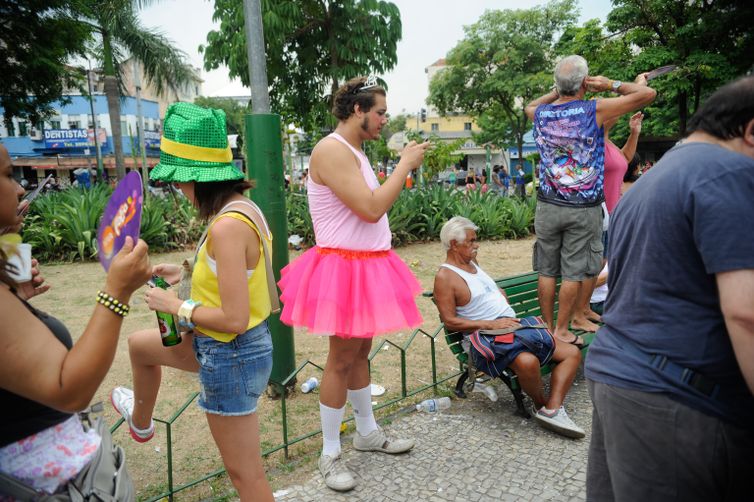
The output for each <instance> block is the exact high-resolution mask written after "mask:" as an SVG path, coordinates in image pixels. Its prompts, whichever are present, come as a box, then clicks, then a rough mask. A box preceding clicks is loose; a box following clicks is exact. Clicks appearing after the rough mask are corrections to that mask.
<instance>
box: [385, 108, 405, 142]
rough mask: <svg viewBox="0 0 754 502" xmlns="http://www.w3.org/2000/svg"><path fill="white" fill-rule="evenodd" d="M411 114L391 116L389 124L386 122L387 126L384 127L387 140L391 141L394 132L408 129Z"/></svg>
mask: <svg viewBox="0 0 754 502" xmlns="http://www.w3.org/2000/svg"><path fill="white" fill-rule="evenodd" d="M408 119H409V116H408V115H405V114H400V115H396V116H395V117H390V119H389V120H388V122H387V124H385V127H383V128H382V137H383V138H385V139H386V140H387V141H390V138H391V137H392V136H393V134H395V133H397V132H401V131H405V130H406V122H407V121H408Z"/></svg>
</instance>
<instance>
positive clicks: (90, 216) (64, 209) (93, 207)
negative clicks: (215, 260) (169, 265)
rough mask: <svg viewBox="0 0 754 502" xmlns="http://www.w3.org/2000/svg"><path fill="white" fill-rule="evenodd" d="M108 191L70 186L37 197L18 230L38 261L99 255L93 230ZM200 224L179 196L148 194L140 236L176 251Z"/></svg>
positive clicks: (191, 238) (154, 247) (194, 234)
mask: <svg viewBox="0 0 754 502" xmlns="http://www.w3.org/2000/svg"><path fill="white" fill-rule="evenodd" d="M111 193H112V189H111V188H110V187H108V186H107V185H104V184H97V185H95V186H94V187H92V188H91V189H85V188H69V189H67V190H64V191H62V192H57V193H55V192H53V193H50V194H46V195H44V196H42V197H39V198H38V199H37V200H36V201H34V204H33V205H32V206H31V209H30V211H29V214H28V215H27V217H26V220H25V222H24V228H23V230H22V233H23V238H24V241H25V242H28V243H30V244H31V245H32V247H33V248H34V256H35V257H37V259H39V260H41V261H51V260H64V261H73V260H90V259H95V258H96V257H97V228H98V226H99V220H100V218H101V217H102V213H103V212H104V209H105V205H106V204H107V201H108V199H109V197H110V194H111ZM200 234H201V225H200V224H199V223H198V221H197V219H196V211H195V210H194V208H193V207H192V206H191V203H189V201H188V200H186V199H185V198H183V197H179V198H177V199H173V198H164V199H163V198H159V197H149V198H148V199H147V202H146V204H145V205H144V206H143V208H142V217H141V238H142V239H144V240H145V241H146V242H147V244H149V247H150V249H151V250H153V251H166V250H170V249H177V248H181V247H183V246H185V245H186V244H188V243H192V242H196V240H197V239H198V238H199V235H200Z"/></svg>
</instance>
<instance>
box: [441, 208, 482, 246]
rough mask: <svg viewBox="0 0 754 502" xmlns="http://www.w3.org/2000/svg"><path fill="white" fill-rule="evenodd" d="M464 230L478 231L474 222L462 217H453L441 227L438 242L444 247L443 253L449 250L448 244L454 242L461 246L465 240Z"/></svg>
mask: <svg viewBox="0 0 754 502" xmlns="http://www.w3.org/2000/svg"><path fill="white" fill-rule="evenodd" d="M466 230H473V231H475V232H476V231H477V230H479V227H478V226H476V225H474V222H473V221H471V220H470V219H468V218H464V217H463V216H453V217H452V218H451V219H449V220H448V221H447V223H445V225H443V226H442V229H441V230H440V242H442V245H443V246H444V247H445V251H447V250H448V249H450V243H451V242H452V241H456V242H457V243H458V244H461V243H462V242H463V241H465V240H466Z"/></svg>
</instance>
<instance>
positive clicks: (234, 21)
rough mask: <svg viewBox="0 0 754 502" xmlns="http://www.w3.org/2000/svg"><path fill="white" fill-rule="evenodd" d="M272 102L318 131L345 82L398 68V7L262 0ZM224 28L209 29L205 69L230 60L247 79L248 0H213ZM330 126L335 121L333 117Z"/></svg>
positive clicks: (234, 72) (354, 1) (373, 1)
mask: <svg viewBox="0 0 754 502" xmlns="http://www.w3.org/2000/svg"><path fill="white" fill-rule="evenodd" d="M262 18H263V23H264V37H265V50H266V55H267V78H268V81H269V83H270V100H271V103H272V108H273V110H274V111H275V112H276V113H279V114H281V115H282V116H283V117H284V118H285V119H284V122H286V123H288V122H293V123H295V124H297V125H298V126H301V127H303V128H304V129H306V130H308V131H315V130H317V129H318V128H319V127H321V126H322V125H323V124H327V123H328V121H331V120H332V119H331V117H330V114H329V107H328V106H327V102H329V99H328V100H325V99H323V97H324V96H325V95H332V94H333V93H334V91H335V90H337V88H338V87H339V86H340V84H341V83H342V82H344V81H345V80H347V79H349V78H352V77H355V76H359V75H366V74H369V73H373V72H374V73H384V72H386V71H388V70H390V69H391V68H393V67H394V66H395V63H396V61H397V57H396V47H397V44H398V41H399V40H400V38H401V20H400V12H399V11H398V7H396V6H395V4H393V3H391V2H387V1H383V0H262ZM214 19H215V20H219V21H220V29H219V30H216V31H211V32H210V33H209V34H208V35H207V44H206V45H203V46H201V47H200V48H199V50H200V51H203V52H204V67H205V69H207V70H212V69H216V68H218V67H219V66H220V65H221V64H225V65H227V66H228V68H229V69H230V77H231V78H232V77H239V78H240V79H241V81H242V82H243V84H244V85H246V86H248V85H249V71H248V61H247V55H246V36H245V31H244V17H243V2H242V1H241V0H215V13H214ZM330 125H332V123H331V122H330Z"/></svg>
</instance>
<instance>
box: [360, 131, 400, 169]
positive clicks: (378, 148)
mask: <svg viewBox="0 0 754 502" xmlns="http://www.w3.org/2000/svg"><path fill="white" fill-rule="evenodd" d="M364 153H365V154H366V156H367V158H368V159H369V162H370V163H371V164H372V167H375V166H376V165H377V163H378V162H382V163H383V164H385V163H387V161H388V160H389V159H391V158H393V156H394V154H393V151H392V150H390V149H389V148H388V147H387V140H386V139H385V137H384V136H382V135H380V137H379V138H377V139H376V140H374V141H366V142H365V143H364Z"/></svg>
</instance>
